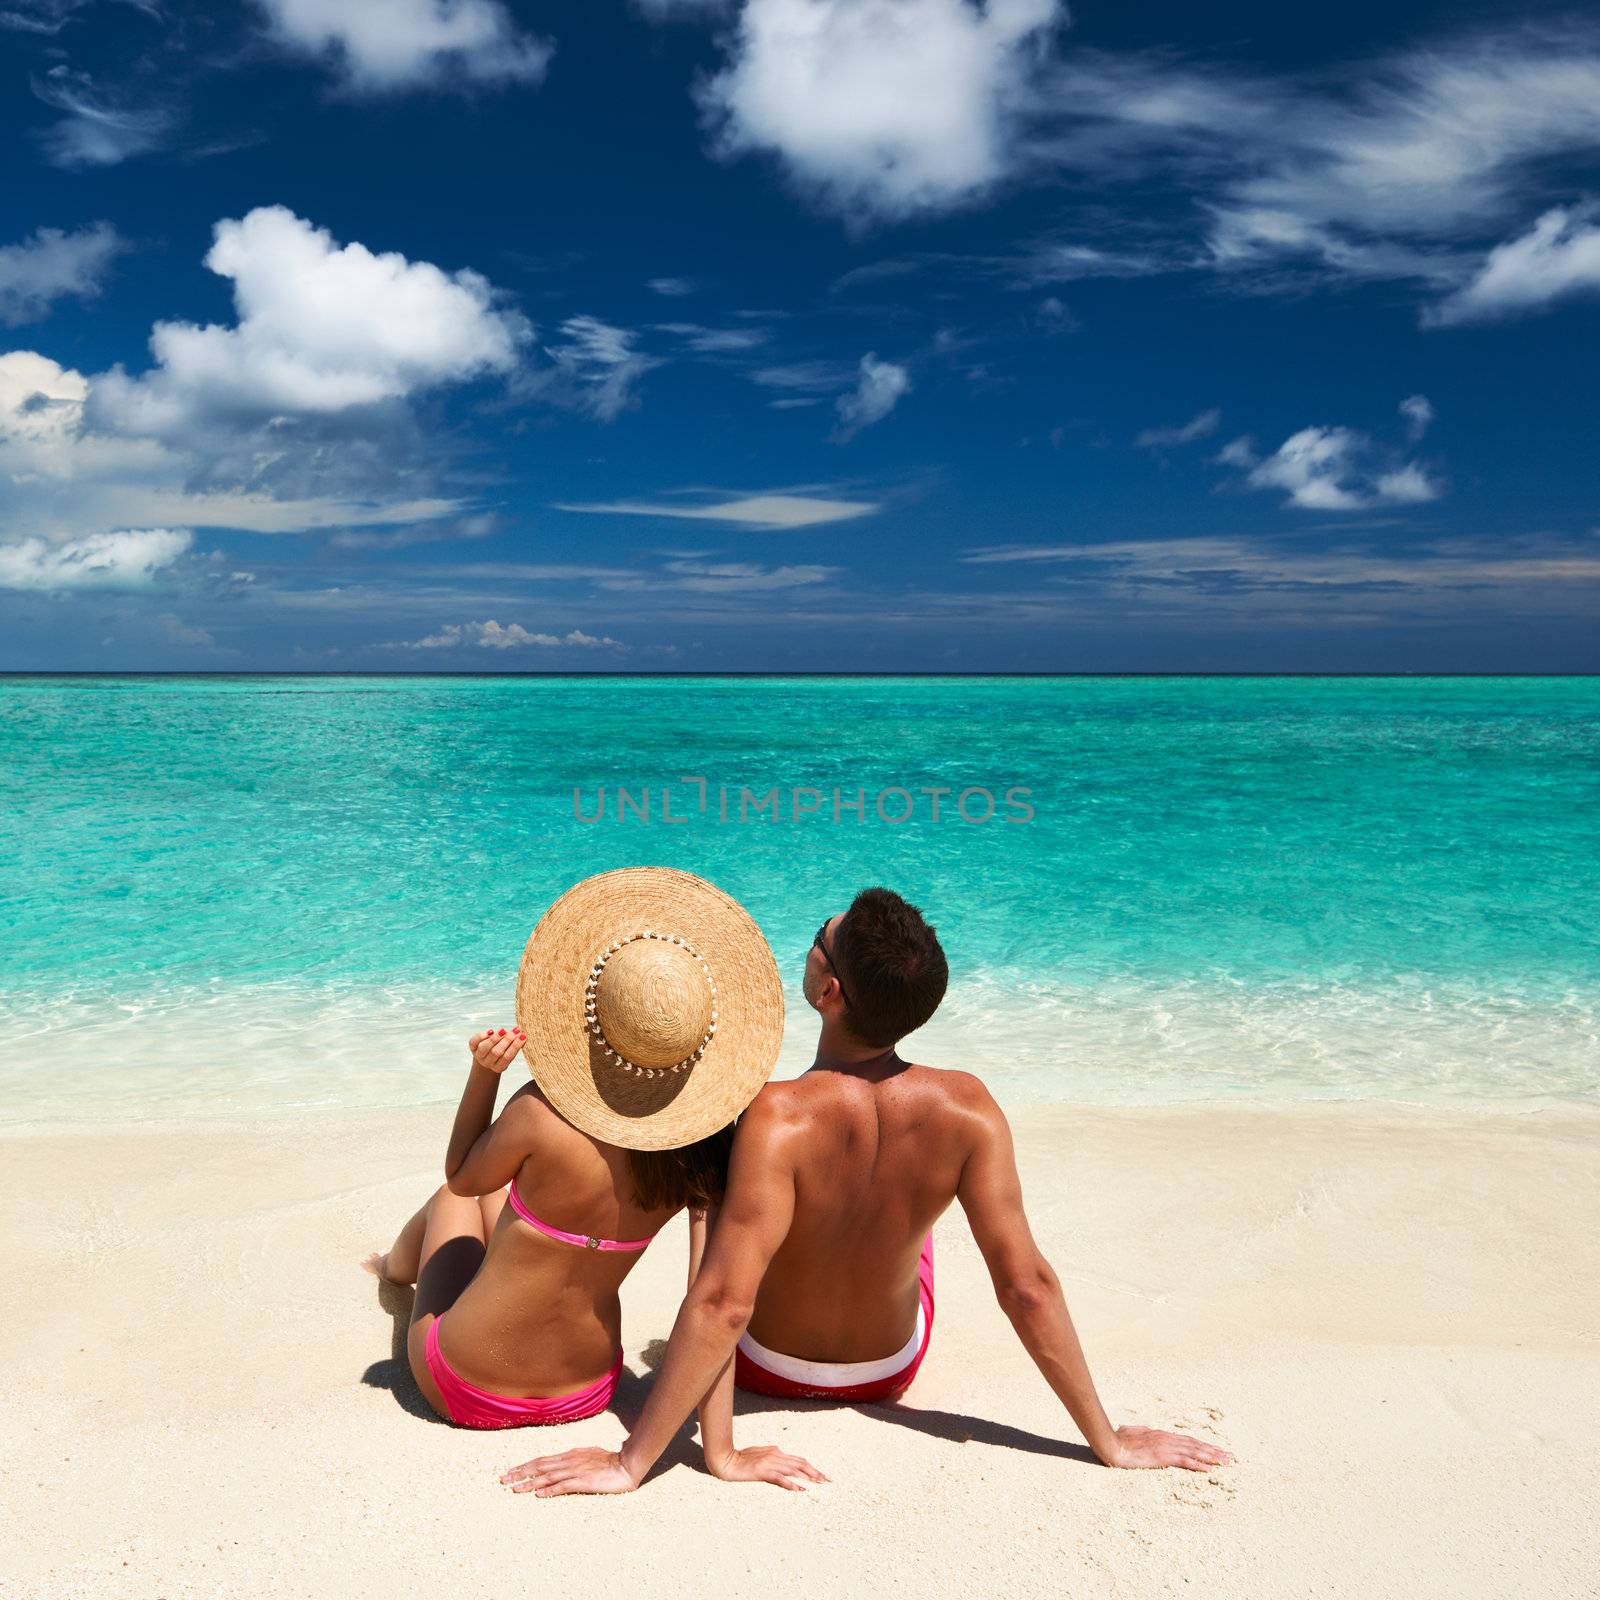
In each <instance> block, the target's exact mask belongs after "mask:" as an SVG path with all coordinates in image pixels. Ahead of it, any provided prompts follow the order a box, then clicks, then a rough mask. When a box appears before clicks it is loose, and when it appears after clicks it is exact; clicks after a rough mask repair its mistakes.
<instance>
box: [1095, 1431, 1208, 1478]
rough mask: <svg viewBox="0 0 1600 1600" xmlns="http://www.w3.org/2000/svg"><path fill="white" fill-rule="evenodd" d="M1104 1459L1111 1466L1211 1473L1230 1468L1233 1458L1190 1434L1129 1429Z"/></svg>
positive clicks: (1118, 1438) (1122, 1433) (1118, 1435)
mask: <svg viewBox="0 0 1600 1600" xmlns="http://www.w3.org/2000/svg"><path fill="white" fill-rule="evenodd" d="M1102 1459H1103V1460H1104V1461H1105V1464H1106V1465H1107V1466H1108V1467H1187V1468H1188V1470H1189V1471H1190V1472H1208V1471H1210V1469H1211V1468H1212V1467H1225V1466H1227V1465H1228V1464H1229V1463H1230V1462H1231V1461H1232V1460H1233V1457H1232V1455H1231V1454H1229V1452H1228V1451H1226V1450H1224V1449H1222V1448H1221V1447H1220V1446H1219V1445H1214V1444H1207V1443H1206V1441H1205V1440H1204V1439H1193V1438H1191V1437H1190V1436H1189V1435H1188V1434H1186V1433H1163V1432H1162V1431H1161V1429H1160V1428H1136V1427H1132V1426H1129V1427H1125V1428H1118V1429H1117V1438H1116V1444H1115V1445H1114V1446H1113V1448H1112V1450H1111V1451H1110V1452H1109V1453H1108V1454H1107V1455H1106V1456H1104V1457H1102Z"/></svg>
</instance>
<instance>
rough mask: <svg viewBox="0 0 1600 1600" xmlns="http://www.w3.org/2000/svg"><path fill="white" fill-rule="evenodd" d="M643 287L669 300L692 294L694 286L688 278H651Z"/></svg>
mask: <svg viewBox="0 0 1600 1600" xmlns="http://www.w3.org/2000/svg"><path fill="white" fill-rule="evenodd" d="M645 287H646V288H647V289H650V290H653V291H654V292H655V293H656V294H659V295H665V296H666V297H667V298H668V299H669V300H676V299H681V298H682V297H683V296H684V295H686V294H693V293H694V284H693V283H691V282H690V281H689V279H688V278H651V279H649V280H648V281H647V282H646V284H645Z"/></svg>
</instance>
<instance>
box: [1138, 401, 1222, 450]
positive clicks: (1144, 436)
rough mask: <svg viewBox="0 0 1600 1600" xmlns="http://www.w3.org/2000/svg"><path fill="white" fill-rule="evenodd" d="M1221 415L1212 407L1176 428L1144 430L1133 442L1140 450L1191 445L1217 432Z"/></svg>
mask: <svg viewBox="0 0 1600 1600" xmlns="http://www.w3.org/2000/svg"><path fill="white" fill-rule="evenodd" d="M1221 421H1222V413H1221V412H1220V411H1219V410H1218V409H1217V408H1216V407H1215V406H1213V407H1212V408H1211V409H1210V410H1209V411H1202V412H1200V414H1199V415H1198V416H1194V417H1191V418H1190V419H1189V420H1188V421H1187V422H1185V423H1184V424H1183V425H1182V426H1181V427H1177V428H1146V429H1145V430H1144V432H1142V433H1141V434H1140V435H1139V437H1138V438H1137V439H1135V440H1134V441H1133V442H1134V444H1135V446H1137V447H1138V448H1139V449H1141V450H1152V449H1154V450H1159V449H1163V448H1165V447H1167V446H1170V445H1183V444H1193V443H1195V441H1196V440H1198V439H1209V438H1210V437H1211V435H1212V434H1214V433H1215V432H1216V431H1217V428H1218V425H1219V424H1220V423H1221Z"/></svg>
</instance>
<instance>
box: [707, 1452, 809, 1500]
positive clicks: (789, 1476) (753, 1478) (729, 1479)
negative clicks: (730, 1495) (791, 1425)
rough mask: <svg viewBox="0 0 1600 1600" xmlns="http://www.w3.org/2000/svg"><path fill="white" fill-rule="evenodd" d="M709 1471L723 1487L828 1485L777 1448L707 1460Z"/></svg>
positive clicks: (796, 1458) (804, 1463) (806, 1465)
mask: <svg viewBox="0 0 1600 1600" xmlns="http://www.w3.org/2000/svg"><path fill="white" fill-rule="evenodd" d="M706 1471H707V1472H709V1473H710V1474H711V1476H712V1477H713V1478H721V1479H722V1481H723V1482H724V1483H775V1484H777V1486H778V1487H779V1488H780V1489H801V1490H803V1489H804V1488H805V1486H806V1484H807V1483H808V1482H810V1483H827V1482H828V1481H829V1480H828V1478H827V1477H826V1476H825V1475H824V1474H822V1473H820V1472H818V1471H817V1469H816V1468H815V1467H814V1466H812V1465H811V1463H810V1462H809V1461H807V1460H806V1459H805V1458H804V1457H803V1456H792V1455H790V1454H788V1452H787V1451H784V1450H780V1449H779V1448H778V1447H777V1446H776V1445H775V1444H758V1445H752V1446H750V1447H749V1448H748V1449H744V1450H729V1451H726V1452H724V1453H723V1454H722V1455H720V1456H712V1455H709V1454H708V1455H707V1456H706Z"/></svg>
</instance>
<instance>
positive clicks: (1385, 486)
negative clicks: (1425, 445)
mask: <svg viewBox="0 0 1600 1600" xmlns="http://www.w3.org/2000/svg"><path fill="white" fill-rule="evenodd" d="M1375 487H1376V490H1377V493H1376V495H1375V497H1374V498H1375V499H1377V500H1378V501H1379V502H1380V503H1382V504H1385V505H1393V506H1408V505H1423V504H1425V503H1426V502H1427V501H1429V500H1437V499H1438V498H1439V485H1438V484H1437V483H1435V482H1434V480H1433V479H1432V478H1430V477H1429V476H1428V474H1427V473H1426V472H1425V471H1424V470H1423V469H1422V468H1421V467H1419V466H1418V465H1417V464H1416V462H1414V461H1408V462H1407V463H1406V464H1405V465H1404V466H1403V467H1396V468H1395V469H1394V470H1393V471H1392V472H1381V473H1379V474H1378V477H1377V480H1376V484H1375Z"/></svg>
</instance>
